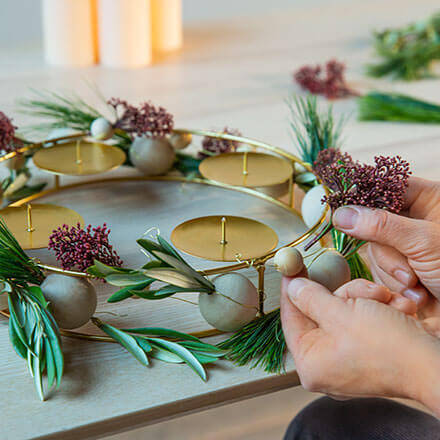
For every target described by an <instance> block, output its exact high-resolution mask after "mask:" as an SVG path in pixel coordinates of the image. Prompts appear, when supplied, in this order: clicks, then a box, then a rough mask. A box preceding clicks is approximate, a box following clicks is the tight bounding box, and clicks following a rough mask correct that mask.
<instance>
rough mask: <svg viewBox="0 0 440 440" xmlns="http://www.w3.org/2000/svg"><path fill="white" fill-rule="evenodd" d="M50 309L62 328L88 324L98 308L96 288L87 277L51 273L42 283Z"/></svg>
mask: <svg viewBox="0 0 440 440" xmlns="http://www.w3.org/2000/svg"><path fill="white" fill-rule="evenodd" d="M40 287H41V290H42V291H43V295H44V297H45V298H46V300H47V301H48V302H49V303H50V306H49V307H50V310H51V312H52V315H53V317H54V318H55V321H56V322H57V323H58V325H59V326H60V327H61V328H64V329H73V328H78V327H81V326H82V325H84V324H86V323H87V322H88V321H89V320H90V318H91V317H92V316H93V314H94V313H95V310H96V304H97V298H96V291H95V288H94V287H93V286H92V284H91V283H90V281H88V280H87V279H85V278H77V277H71V276H67V275H59V274H51V275H49V276H48V277H47V278H46V279H45V280H44V281H43V283H42V284H41V286H40Z"/></svg>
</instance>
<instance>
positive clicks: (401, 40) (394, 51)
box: [367, 12, 440, 81]
mask: <svg viewBox="0 0 440 440" xmlns="http://www.w3.org/2000/svg"><path fill="white" fill-rule="evenodd" d="M373 37H374V48H375V50H376V53H377V55H378V56H379V57H380V58H381V59H382V60H381V61H380V62H378V63H376V64H370V65H367V74H368V75H370V76H373V77H376V78H377V77H383V76H387V75H390V76H392V77H393V78H394V79H403V80H406V81H411V80H416V79H420V78H426V77H430V76H432V73H431V64H432V62H433V61H434V60H439V59H440V13H439V12H438V13H436V14H434V15H433V16H432V17H430V18H429V19H428V20H425V21H422V22H418V23H412V24H410V25H408V26H405V27H402V28H396V29H385V30H384V31H382V32H376V33H374V36H373Z"/></svg>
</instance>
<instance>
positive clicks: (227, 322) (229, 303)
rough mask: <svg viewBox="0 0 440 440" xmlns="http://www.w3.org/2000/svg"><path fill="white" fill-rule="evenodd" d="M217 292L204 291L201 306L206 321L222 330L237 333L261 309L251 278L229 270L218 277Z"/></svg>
mask: <svg viewBox="0 0 440 440" xmlns="http://www.w3.org/2000/svg"><path fill="white" fill-rule="evenodd" d="M213 283H214V285H215V289H216V291H215V293H211V294H208V293H200V295H199V309H200V313H201V314H202V316H203V318H205V320H206V322H207V323H208V324H210V325H212V326H213V327H215V328H216V329H218V330H221V331H225V332H233V331H236V330H239V329H240V328H242V327H243V326H245V325H246V324H248V323H249V322H251V321H252V320H253V319H254V318H255V316H256V314H257V308H258V293H257V289H256V288H255V286H254V285H253V284H252V283H251V282H250V281H249V279H248V278H246V277H245V276H243V275H241V274H239V273H226V274H223V275H219V276H218V277H216V278H214V280H213Z"/></svg>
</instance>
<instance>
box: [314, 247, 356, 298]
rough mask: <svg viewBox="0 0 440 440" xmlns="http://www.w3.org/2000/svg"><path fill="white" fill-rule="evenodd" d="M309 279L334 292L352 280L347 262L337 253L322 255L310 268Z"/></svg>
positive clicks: (330, 252) (329, 252)
mask: <svg viewBox="0 0 440 440" xmlns="http://www.w3.org/2000/svg"><path fill="white" fill-rule="evenodd" d="M308 272H309V278H310V279H311V280H313V281H316V282H317V283H319V284H322V285H323V286H325V287H327V289H328V290H330V291H331V292H334V291H335V290H336V289H338V288H339V287H341V286H342V285H343V284H345V283H348V282H349V281H350V280H351V272H350V266H349V265H348V263H347V260H346V259H345V258H344V257H343V256H342V255H341V254H340V253H339V252H336V251H326V252H324V253H323V254H321V255H320V256H319V257H318V258H317V259H316V260H315V261H313V263H312V264H311V265H310V267H309V268H308Z"/></svg>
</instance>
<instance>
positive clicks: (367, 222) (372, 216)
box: [333, 206, 440, 259]
mask: <svg viewBox="0 0 440 440" xmlns="http://www.w3.org/2000/svg"><path fill="white" fill-rule="evenodd" d="M333 224H334V226H335V228H336V229H338V230H340V231H342V232H346V233H347V234H349V235H351V236H352V237H355V238H359V239H361V240H365V241H373V242H376V243H380V244H382V245H387V246H391V247H393V248H395V249H397V250H398V251H399V252H400V253H402V254H403V255H405V256H406V257H409V258H411V257H412V256H418V257H420V256H421V253H422V254H425V253H426V254H431V255H432V246H433V244H434V243H439V241H440V226H438V225H436V224H434V223H432V222H428V221H426V220H416V219H412V218H408V217H403V216H401V215H397V214H392V213H391V212H387V211H385V210H383V209H370V208H365V207H363V206H344V207H342V208H338V209H337V210H336V211H335V213H334V214H333ZM418 259H420V258H418Z"/></svg>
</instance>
